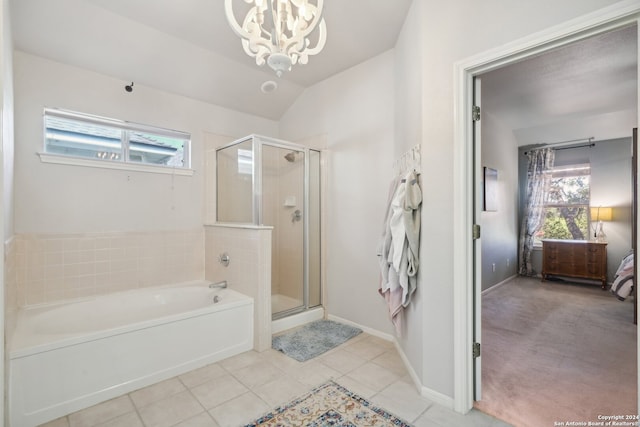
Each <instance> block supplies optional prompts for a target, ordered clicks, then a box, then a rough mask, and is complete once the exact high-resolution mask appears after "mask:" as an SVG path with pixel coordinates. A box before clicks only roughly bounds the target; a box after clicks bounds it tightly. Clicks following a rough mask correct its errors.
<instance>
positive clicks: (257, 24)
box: [224, 0, 327, 77]
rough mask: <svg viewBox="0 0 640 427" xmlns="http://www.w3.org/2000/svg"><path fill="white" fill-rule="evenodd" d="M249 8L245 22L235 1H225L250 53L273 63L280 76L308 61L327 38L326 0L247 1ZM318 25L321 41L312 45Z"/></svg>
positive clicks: (235, 28) (233, 22)
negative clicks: (237, 13) (238, 15)
mask: <svg viewBox="0 0 640 427" xmlns="http://www.w3.org/2000/svg"><path fill="white" fill-rule="evenodd" d="M244 2H245V3H249V4H250V7H249V11H248V12H247V15H246V16H245V18H244V21H243V23H242V25H239V24H238V21H236V18H235V15H234V13H233V0H225V2H224V8H225V13H226V15H227V20H228V21H229V24H230V25H231V28H232V29H233V31H234V32H235V33H236V34H237V35H239V36H240V37H241V38H242V47H243V48H244V51H245V52H246V53H247V55H249V56H252V57H255V58H256V64H258V65H264V63H265V62H266V63H267V64H269V67H271V68H272V69H273V70H274V71H275V72H276V74H277V75H278V77H281V76H282V73H283V72H285V71H289V70H291V66H292V65H294V64H296V63H300V64H306V63H307V62H308V61H309V55H316V54H317V53H319V52H320V51H321V50H322V48H323V47H324V44H325V42H326V41H327V27H326V25H325V23H324V18H322V4H323V0H315V4H313V3H312V2H311V1H310V0H244ZM316 27H317V28H318V36H317V42H316V43H315V46H313V47H311V40H310V39H309V37H310V35H311V33H312V32H313V31H314V30H315V28H316Z"/></svg>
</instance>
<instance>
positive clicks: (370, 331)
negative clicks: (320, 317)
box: [327, 314, 396, 342]
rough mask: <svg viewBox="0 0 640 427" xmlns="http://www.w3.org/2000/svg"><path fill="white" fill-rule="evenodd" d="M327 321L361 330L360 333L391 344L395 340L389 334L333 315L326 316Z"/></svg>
mask: <svg viewBox="0 0 640 427" xmlns="http://www.w3.org/2000/svg"><path fill="white" fill-rule="evenodd" d="M327 319H329V320H333V321H335V322H340V323H344V324H346V325H349V326H353V327H356V328H360V329H362V332H366V333H367V334H369V335H373V336H374V337H378V338H382V339H383V340H385V341H391V342H395V341H396V338H395V337H394V336H393V335H391V334H387V333H385V332H381V331H379V330H377V329H373V328H369V327H368V326H364V325H361V324H359V323H356V322H352V321H351V320H347V319H345V318H342V317H339V316H334V315H333V314H328V315H327Z"/></svg>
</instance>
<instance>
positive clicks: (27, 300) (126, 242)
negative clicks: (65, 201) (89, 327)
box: [7, 230, 204, 307]
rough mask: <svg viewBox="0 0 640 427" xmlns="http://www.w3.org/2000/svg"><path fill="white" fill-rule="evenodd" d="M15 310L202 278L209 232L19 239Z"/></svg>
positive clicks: (11, 271)
mask: <svg viewBox="0 0 640 427" xmlns="http://www.w3.org/2000/svg"><path fill="white" fill-rule="evenodd" d="M8 247H9V254H10V256H9V259H12V258H13V257H15V258H13V259H14V262H15V265H14V268H11V261H10V262H9V263H8V265H9V267H8V268H7V270H8V271H7V273H8V275H9V277H8V295H9V296H10V298H11V299H12V300H13V301H15V304H16V306H18V307H20V306H25V305H32V304H39V303H48V302H54V301H59V300H66V299H73V298H80V297H88V296H93V295H100V294H108V293H111V292H117V291H123V290H129V289H135V288H140V287H146V286H157V285H163V284H169V283H177V282H184V281H189V280H198V279H202V277H203V276H204V231H203V230H193V231H162V232H144V233H143V232H130V233H82V234H19V235H16V236H15V237H14V239H12V241H11V242H9V243H8Z"/></svg>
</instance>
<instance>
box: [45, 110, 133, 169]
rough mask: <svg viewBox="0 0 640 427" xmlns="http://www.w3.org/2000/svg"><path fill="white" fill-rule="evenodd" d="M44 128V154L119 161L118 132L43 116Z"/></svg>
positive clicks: (100, 126)
mask: <svg viewBox="0 0 640 427" xmlns="http://www.w3.org/2000/svg"><path fill="white" fill-rule="evenodd" d="M45 128H46V129H45V151H46V152H47V153H53V154H62V155H67V156H77V157H88V158H94V159H103V160H122V141H121V138H122V131H121V130H120V129H117V128H112V127H109V126H105V125H97V124H92V123H86V122H82V121H77V120H72V119H67V118H62V117H52V116H45Z"/></svg>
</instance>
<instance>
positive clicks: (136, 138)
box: [129, 131, 187, 168]
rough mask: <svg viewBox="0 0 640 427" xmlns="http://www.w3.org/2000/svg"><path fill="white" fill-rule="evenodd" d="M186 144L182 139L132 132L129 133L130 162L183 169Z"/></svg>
mask: <svg viewBox="0 0 640 427" xmlns="http://www.w3.org/2000/svg"><path fill="white" fill-rule="evenodd" d="M186 143H187V141H186V140H184V139H181V138H171V137H168V136H162V135H154V134H152V133H148V132H133V131H132V132H130V133H129V160H130V161H132V162H139V163H147V164H153V165H165V166H172V167H180V168H181V167H184V161H185V158H184V156H185V145H186Z"/></svg>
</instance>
